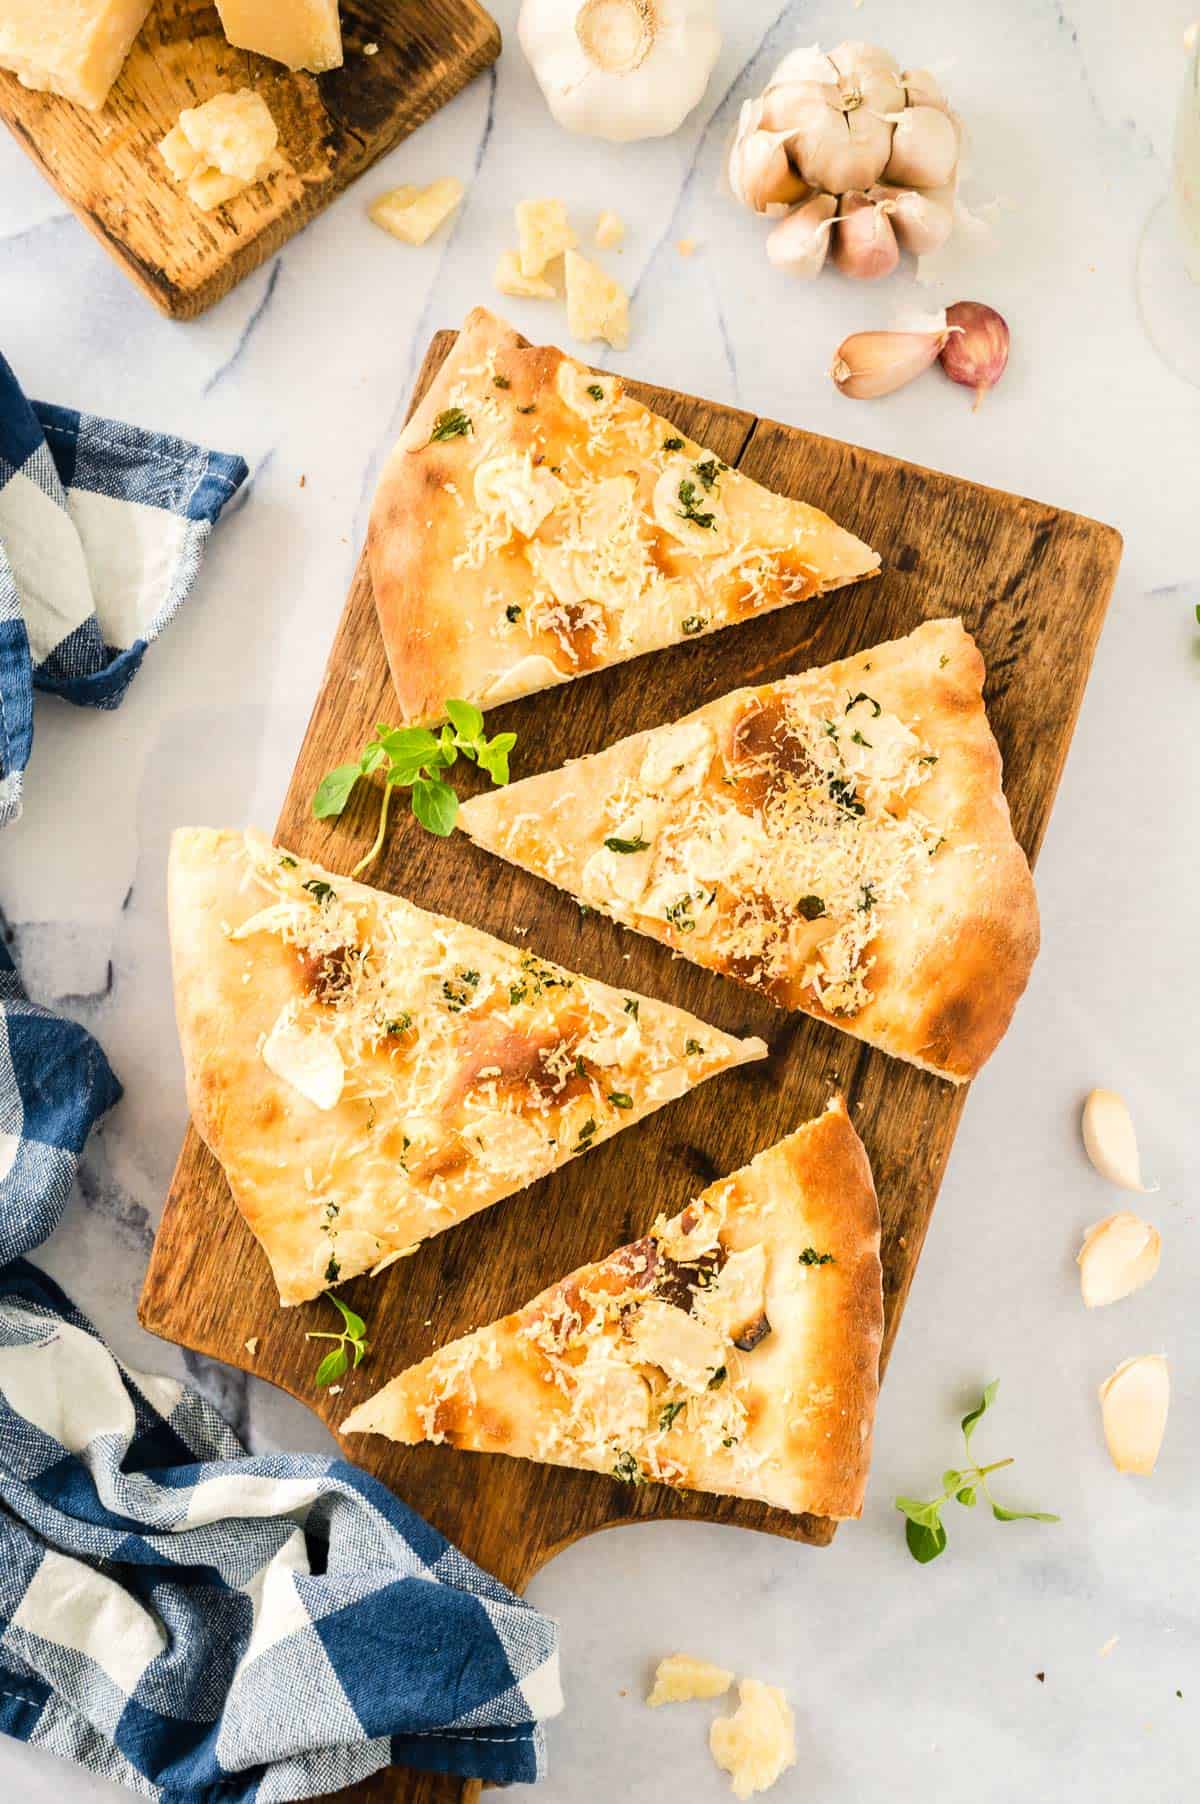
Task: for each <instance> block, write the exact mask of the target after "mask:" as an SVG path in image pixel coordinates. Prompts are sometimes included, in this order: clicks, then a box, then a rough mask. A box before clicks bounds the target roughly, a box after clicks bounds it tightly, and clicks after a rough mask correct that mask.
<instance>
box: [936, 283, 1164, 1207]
mask: <svg viewBox="0 0 1200 1804" xmlns="http://www.w3.org/2000/svg"><path fill="white" fill-rule="evenodd" d="M947 317H949V314H947ZM1081 1126H1082V1128H1083V1144H1084V1148H1085V1150H1086V1152H1087V1156H1088V1158H1089V1159H1090V1160H1091V1162H1092V1164H1093V1165H1094V1166H1095V1168H1096V1170H1097V1171H1098V1172H1099V1173H1100V1176H1101V1177H1102V1178H1107V1179H1108V1181H1109V1183H1110V1184H1119V1185H1120V1186H1121V1189H1122V1190H1137V1191H1140V1192H1141V1193H1142V1194H1143V1195H1144V1194H1145V1191H1146V1185H1145V1184H1143V1183H1142V1168H1141V1162H1140V1160H1139V1159H1138V1148H1137V1135H1136V1134H1135V1133H1134V1130H1133V1118H1132V1117H1131V1115H1130V1113H1129V1110H1128V1108H1127V1107H1126V1105H1125V1099H1124V1097H1121V1096H1118V1095H1117V1093H1116V1091H1115V1090H1093V1091H1092V1092H1091V1094H1090V1095H1089V1096H1088V1098H1087V1100H1086V1101H1085V1103H1084V1105H1083V1119H1082V1122H1081Z"/></svg>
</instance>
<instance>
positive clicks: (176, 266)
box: [0, 0, 500, 319]
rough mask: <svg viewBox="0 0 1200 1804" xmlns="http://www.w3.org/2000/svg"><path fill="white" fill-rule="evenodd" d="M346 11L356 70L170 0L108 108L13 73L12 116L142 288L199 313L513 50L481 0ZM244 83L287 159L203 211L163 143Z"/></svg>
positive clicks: (416, 0)
mask: <svg viewBox="0 0 1200 1804" xmlns="http://www.w3.org/2000/svg"><path fill="white" fill-rule="evenodd" d="M341 12H342V38H343V45H344V51H345V61H344V63H343V65H342V67H341V68H340V69H330V70H329V71H328V72H327V73H326V74H324V75H307V74H305V73H303V72H301V73H298V74H293V73H292V72H291V71H290V70H288V69H285V68H284V67H283V65H282V64H281V63H274V62H271V61H269V60H268V59H267V58H266V57H262V56H255V55H254V54H253V53H251V52H250V51H245V50H234V49H233V48H232V47H231V46H230V45H229V44H228V43H227V42H226V40H225V36H224V34H223V32H222V30H221V22H220V19H219V18H218V16H217V9H216V7H215V6H214V5H213V4H211V0H156V3H155V5H154V7H153V9H152V10H151V12H150V16H149V17H148V19H147V20H146V23H145V25H144V27H143V29H142V32H141V34H140V36H139V37H138V39H137V42H136V43H135V44H134V47H133V49H132V51H131V52H130V55H129V58H128V61H127V62H126V64H125V67H124V69H123V71H122V72H121V75H120V77H119V79H118V80H117V82H116V84H115V86H114V87H113V89H112V91H111V93H110V94H109V97H108V100H107V102H106V103H105V105H104V106H103V107H102V108H101V110H100V111H99V112H96V113H92V112H88V111H87V110H86V109H85V108H83V107H78V106H74V105H72V103H71V102H70V101H68V100H62V99H60V98H59V97H58V96H57V95H54V94H40V93H35V92H34V91H33V90H31V89H29V88H24V87H22V86H21V83H20V82H19V81H18V80H17V78H16V76H15V75H10V74H8V73H7V72H5V71H4V70H0V119H2V120H3V121H4V123H5V124H6V125H7V126H8V128H9V130H10V131H11V132H12V133H13V136H14V137H15V138H16V139H17V142H18V143H19V144H20V145H21V146H22V148H23V149H24V150H26V151H27V152H28V154H29V155H30V156H31V157H32V158H33V160H34V162H35V163H36V164H37V165H38V167H39V169H41V171H42V173H43V174H44V175H45V176H46V178H47V180H49V181H50V182H52V183H53V184H54V186H55V187H56V188H57V189H58V191H59V193H60V194H61V195H62V197H63V199H64V200H65V201H66V202H67V204H68V206H69V207H71V208H72V210H73V211H74V212H75V213H77V214H78V215H79V218H80V219H81V220H82V221H83V224H84V225H85V226H86V227H87V228H88V230H89V231H90V232H92V233H93V234H94V235H95V237H97V238H98V239H99V240H100V242H101V244H103V246H104V248H105V249H106V250H107V251H109V252H110V254H111V255H112V256H113V257H115V258H116V260H117V262H118V263H119V264H120V265H121V267H122V268H123V269H124V270H125V272H126V274H127V275H129V276H130V277H131V278H132V279H133V281H134V282H135V283H136V284H137V286H138V287H139V288H140V289H141V290H142V292H143V294H146V295H148V296H149V298H150V299H151V300H152V301H153V302H154V304H155V306H156V307H159V308H161V310H162V311H163V312H164V313H167V314H169V315H170V316H171V317H172V318H173V319H192V318H194V317H195V315H196V314H198V313H202V312H203V311H204V309H205V308H206V307H211V306H212V304H213V302H214V301H219V300H220V299H221V297H222V296H223V295H226V294H228V293H229V290H230V289H231V288H232V287H234V285H235V284H236V283H238V282H240V281H241V279H242V277H243V276H247V275H249V274H250V272H251V270H254V269H257V268H258V267H259V265H260V264H262V263H265V262H266V260H267V258H268V257H273V256H274V255H275V253H276V251H278V250H279V249H280V248H281V246H282V245H284V244H285V243H286V242H287V240H288V239H289V238H290V237H291V236H292V235H293V233H295V232H298V231H299V230H300V229H301V227H302V226H305V225H307V224H308V222H309V220H310V219H312V218H314V217H315V215H316V214H318V213H319V212H321V210H322V209H323V208H325V207H327V206H328V205H329V203H330V201H332V200H334V199H335V198H336V197H337V195H339V194H340V193H341V192H342V190H343V189H344V188H346V187H348V186H349V184H350V183H351V182H352V181H354V180H355V179H356V178H357V177H358V176H360V175H361V174H362V173H363V171H364V170H365V169H368V168H369V167H370V166H371V164H372V163H374V162H375V160H376V158H377V157H381V156H382V155H383V154H384V152H385V151H388V150H391V149H392V147H393V146H394V145H396V144H398V143H399V142H400V140H401V139H402V138H406V137H407V136H408V135H409V133H410V132H413V131H415V130H416V128H417V126H418V125H421V124H422V123H423V122H424V120H426V119H428V118H429V116H430V114H431V113H434V112H436V111H437V109H438V108H439V107H442V106H445V104H446V102H447V101H448V100H451V99H453V97H454V95H455V94H457V93H458V91H459V89H460V88H462V87H465V85H466V84H467V82H469V81H470V80H472V78H473V77H474V76H476V75H478V74H479V73H480V71H481V70H483V69H485V68H486V67H487V66H488V64H489V63H493V62H494V61H495V60H496V58H497V57H498V56H499V54H500V31H499V28H498V26H497V25H496V23H495V20H494V19H492V18H491V17H490V16H489V15H488V14H487V13H486V12H485V11H484V10H483V8H482V7H481V6H479V5H477V4H476V0H342V8H341ZM372 46H373V48H372ZM242 87H249V88H255V89H257V90H258V92H259V93H261V95H262V96H263V99H264V100H265V101H266V102H267V105H268V106H269V107H270V109H271V113H272V115H273V116H274V119H275V122H276V124H277V125H278V127H279V149H280V152H281V153H282V155H281V167H280V168H279V170H278V171H277V172H275V173H273V174H272V175H271V176H270V177H269V179H268V180H267V181H266V182H265V183H259V184H257V185H256V186H254V187H252V188H248V189H247V190H246V191H245V192H244V193H242V194H239V195H237V196H235V198H234V199H233V200H232V201H230V202H228V204H227V205H226V206H224V207H219V208H217V209H216V210H215V211H214V212H211V213H203V212H200V211H199V210H198V209H197V208H196V207H194V206H193V205H192V204H191V202H190V201H189V200H188V198H187V196H186V194H185V193H184V191H183V189H182V188H180V187H178V186H177V185H176V183H175V182H174V181H172V179H171V177H170V175H169V174H168V172H167V169H166V166H165V165H164V163H163V161H162V158H161V157H160V156H159V154H158V149H157V146H158V144H159V141H160V140H161V139H162V138H163V137H165V135H166V133H167V132H168V131H169V130H170V128H171V127H172V126H173V125H174V124H175V122H176V120H177V119H178V117H179V114H180V112H181V111H182V109H183V108H184V107H191V106H197V105H199V103H200V102H201V101H204V100H208V99H211V97H212V96H213V95H214V94H218V93H221V92H223V91H225V90H228V89H233V88H242Z"/></svg>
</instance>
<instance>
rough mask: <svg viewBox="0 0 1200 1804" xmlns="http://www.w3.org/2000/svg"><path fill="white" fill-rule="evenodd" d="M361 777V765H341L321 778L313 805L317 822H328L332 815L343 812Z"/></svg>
mask: <svg viewBox="0 0 1200 1804" xmlns="http://www.w3.org/2000/svg"><path fill="white" fill-rule="evenodd" d="M361 775H362V768H361V766H360V765H357V764H339V765H338V766H337V768H336V770H331V771H330V772H329V773H328V774H327V775H326V776H324V777H322V778H321V781H320V783H318V785H317V793H316V795H315V796H314V797H313V805H312V811H313V814H314V815H315V816H316V818H317V820H319V821H324V820H328V819H329V817H330V815H336V814H340V813H341V812H342V809H343V808H344V807H345V806H346V803H347V802H348V801H349V800H350V797H351V795H352V793H353V790H354V785H355V784H356V783H357V782H358V779H359V777H360V776H361Z"/></svg>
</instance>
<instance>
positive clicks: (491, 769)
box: [475, 733, 517, 785]
mask: <svg viewBox="0 0 1200 1804" xmlns="http://www.w3.org/2000/svg"><path fill="white" fill-rule="evenodd" d="M516 743H517V736H516V734H515V733H497V734H496V736H495V738H494V739H490V740H488V739H482V740H480V742H479V749H478V751H477V752H476V754H475V762H476V763H477V764H478V766H479V768H480V770H485V771H486V772H487V774H488V776H489V777H490V778H491V779H492V782H493V783H496V784H501V785H502V784H505V783H507V782H508V754H509V753H510V752H511V751H512V749H513V747H514V745H516Z"/></svg>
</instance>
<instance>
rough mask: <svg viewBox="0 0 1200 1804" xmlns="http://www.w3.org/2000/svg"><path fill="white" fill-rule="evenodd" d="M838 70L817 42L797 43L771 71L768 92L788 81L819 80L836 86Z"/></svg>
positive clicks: (830, 85)
mask: <svg viewBox="0 0 1200 1804" xmlns="http://www.w3.org/2000/svg"><path fill="white" fill-rule="evenodd" d="M837 79H838V72H837V70H836V68H835V67H834V65H833V61H832V59H831V58H830V57H828V56H826V54H825V52H824V51H823V50H822V49H821V48H820V46H819V45H818V44H807V45H798V46H797V48H796V49H795V50H789V51H788V53H787V55H786V56H785V57H784V59H783V61H782V62H781V63H779V64H778V65H777V66H776V68H775V69H774V71H773V72H772V75H771V79H770V80H769V81H768V83H767V91H768V93H769V92H770V90H771V89H772V88H774V87H778V86H779V85H780V84H781V83H783V82H788V81H809V82H821V83H823V84H825V85H827V86H829V87H834V88H836V86H837Z"/></svg>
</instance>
